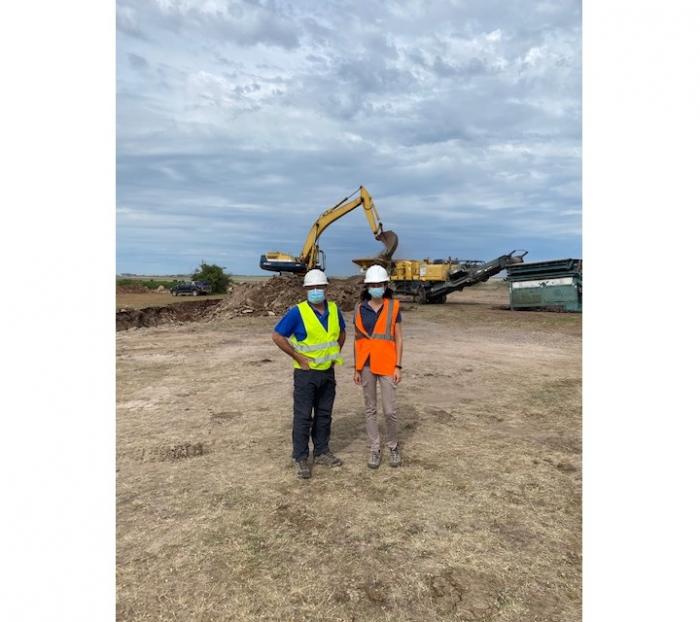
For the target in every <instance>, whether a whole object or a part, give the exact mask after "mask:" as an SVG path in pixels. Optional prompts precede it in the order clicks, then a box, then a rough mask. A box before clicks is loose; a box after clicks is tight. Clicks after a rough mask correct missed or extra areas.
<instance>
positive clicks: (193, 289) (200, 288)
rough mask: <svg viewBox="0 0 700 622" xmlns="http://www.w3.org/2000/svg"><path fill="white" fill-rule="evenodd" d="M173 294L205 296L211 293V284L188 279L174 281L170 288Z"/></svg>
mask: <svg viewBox="0 0 700 622" xmlns="http://www.w3.org/2000/svg"><path fill="white" fill-rule="evenodd" d="M170 293H171V294H172V295H173V296H187V295H191V296H206V295H207V294H211V285H209V283H208V282H207V281H190V282H189V283H185V282H184V281H183V282H182V283H176V284H175V285H173V286H172V287H171V288H170Z"/></svg>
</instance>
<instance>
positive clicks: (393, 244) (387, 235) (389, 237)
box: [375, 231, 399, 260]
mask: <svg viewBox="0 0 700 622" xmlns="http://www.w3.org/2000/svg"><path fill="white" fill-rule="evenodd" d="M375 239H376V240H378V241H379V242H381V243H382V244H384V246H385V247H386V248H385V249H384V250H383V251H382V252H381V253H380V254H379V257H381V258H382V259H385V260H390V259H391V256H392V255H393V254H394V251H395V250H396V248H397V247H398V245H399V236H398V235H396V234H395V233H394V232H393V231H382V233H380V234H379V235H377V237H376V238H375Z"/></svg>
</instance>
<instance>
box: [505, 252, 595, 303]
mask: <svg viewBox="0 0 700 622" xmlns="http://www.w3.org/2000/svg"><path fill="white" fill-rule="evenodd" d="M506 281H508V283H509V291H510V308H511V309H513V310H515V309H533V310H534V309H539V310H545V311H572V312H578V313H580V312H581V309H582V300H583V262H582V261H581V260H580V259H554V260H551V261H537V262H532V263H522V264H518V265H514V266H509V267H508V276H507V277H506Z"/></svg>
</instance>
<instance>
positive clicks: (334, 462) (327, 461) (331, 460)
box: [314, 451, 343, 467]
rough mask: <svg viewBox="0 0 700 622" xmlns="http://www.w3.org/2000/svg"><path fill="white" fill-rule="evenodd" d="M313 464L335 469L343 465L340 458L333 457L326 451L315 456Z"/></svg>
mask: <svg viewBox="0 0 700 622" xmlns="http://www.w3.org/2000/svg"><path fill="white" fill-rule="evenodd" d="M314 464H322V465H324V466H329V467H337V466H340V465H341V464H343V461H342V460H341V459H340V458H338V456H334V455H333V454H332V453H331V452H330V451H327V452H326V453H325V454H321V455H320V456H315V457H314Z"/></svg>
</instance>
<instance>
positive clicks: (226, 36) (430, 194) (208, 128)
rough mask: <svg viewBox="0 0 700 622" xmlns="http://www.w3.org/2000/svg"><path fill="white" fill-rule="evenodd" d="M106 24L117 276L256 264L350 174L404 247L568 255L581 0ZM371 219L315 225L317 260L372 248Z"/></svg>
mask: <svg viewBox="0 0 700 622" xmlns="http://www.w3.org/2000/svg"><path fill="white" fill-rule="evenodd" d="M117 19H118V31H117V42H118V53H117V62H118V69H117V94H118V101H117V115H118V116H117V133H118V136H117V140H118V142H117V149H118V154H117V204H118V213H117V223H118V229H117V231H118V249H119V252H118V269H120V270H122V271H128V272H135V271H139V270H140V269H141V268H139V265H140V264H143V265H144V267H143V269H144V270H145V269H147V268H146V265H148V266H161V267H160V268H159V269H160V270H163V271H172V270H182V269H187V266H190V265H192V266H193V265H195V264H196V262H198V261H199V260H200V259H202V258H209V257H210V256H212V255H215V254H216V255H217V257H218V258H219V259H220V260H221V261H223V263H224V264H226V262H228V264H226V265H229V264H234V263H235V266H234V265H229V267H230V268H231V269H234V270H235V271H237V272H256V271H257V269H256V266H257V259H258V256H259V254H260V253H261V252H263V251H265V250H272V249H273V248H274V247H278V248H279V249H280V250H287V251H294V252H296V251H298V250H299V248H300V247H301V244H302V241H303V237H304V236H305V235H306V232H307V230H308V228H309V226H310V224H311V222H312V221H313V219H314V218H315V217H316V216H317V215H318V214H319V213H320V212H321V211H322V210H323V209H325V208H327V207H329V206H330V205H332V204H333V203H335V202H336V201H338V200H339V199H340V198H342V197H343V196H345V195H346V194H347V193H348V192H352V190H353V189H354V188H356V187H357V186H358V185H359V184H361V183H362V184H364V185H366V186H367V187H368V189H369V190H370V192H372V193H373V194H374V195H375V199H376V202H377V205H378V208H379V210H380V213H381V216H382V218H383V220H384V222H385V225H386V226H387V227H391V228H395V229H396V230H397V231H398V233H399V235H400V240H401V242H400V247H399V252H400V253H401V254H403V255H404V256H405V253H406V252H409V251H410V252H413V253H415V254H416V255H417V256H424V255H432V256H436V255H440V254H444V255H448V254H449V255H453V256H454V255H460V256H467V255H470V256H481V258H484V259H486V258H489V257H490V256H493V255H497V254H500V253H501V252H503V251H505V250H510V247H512V246H513V245H515V246H520V247H523V246H524V247H529V248H530V250H531V256H534V257H538V256H541V258H546V257H551V256H552V254H555V255H577V254H579V253H580V201H581V199H580V195H581V188H580V133H581V112H580V4H579V3H578V2H558V3H548V2H540V3H534V4H528V5H522V6H520V5H513V4H512V3H503V2H497V1H495V0H494V1H492V2H481V1H479V2H470V3H454V4H451V3H441V4H440V5H439V6H437V7H435V6H432V5H431V4H430V3H428V2H410V3H404V2H400V3H399V2H395V3H392V2H389V3H386V2H373V3H362V4H361V5H357V4H356V3H355V4H352V3H345V2H333V3H329V2H320V1H319V2H306V3H294V4H292V3H285V2H265V1H263V0H260V1H259V2H253V1H250V2H227V1H224V0H210V1H208V2H204V3H203V2H195V1H194V0H180V1H177V0H158V2H155V1H153V2H147V1H142V2H135V1H132V0H119V2H118V7H117ZM146 59H148V60H146ZM366 229H367V226H366V223H364V219H363V216H362V215H361V214H360V213H359V212H358V213H354V214H351V215H349V216H348V217H346V218H345V219H344V220H343V221H340V222H339V223H337V224H336V225H334V226H333V227H331V228H330V229H329V230H328V231H327V232H326V233H324V238H323V243H324V246H325V247H326V249H327V251H328V256H329V265H330V268H331V270H332V271H336V272H338V273H350V272H352V271H353V270H354V266H353V265H352V263H351V261H350V259H351V258H352V257H354V256H361V255H364V254H367V252H371V251H373V250H375V247H376V242H375V241H374V240H372V238H371V237H370V236H369V235H368V231H367V230H366ZM355 248H356V249H357V252H355V251H353V249H355ZM377 250H378V249H377ZM188 262H189V263H188ZM149 269H153V268H152V267H151V268H149Z"/></svg>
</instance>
